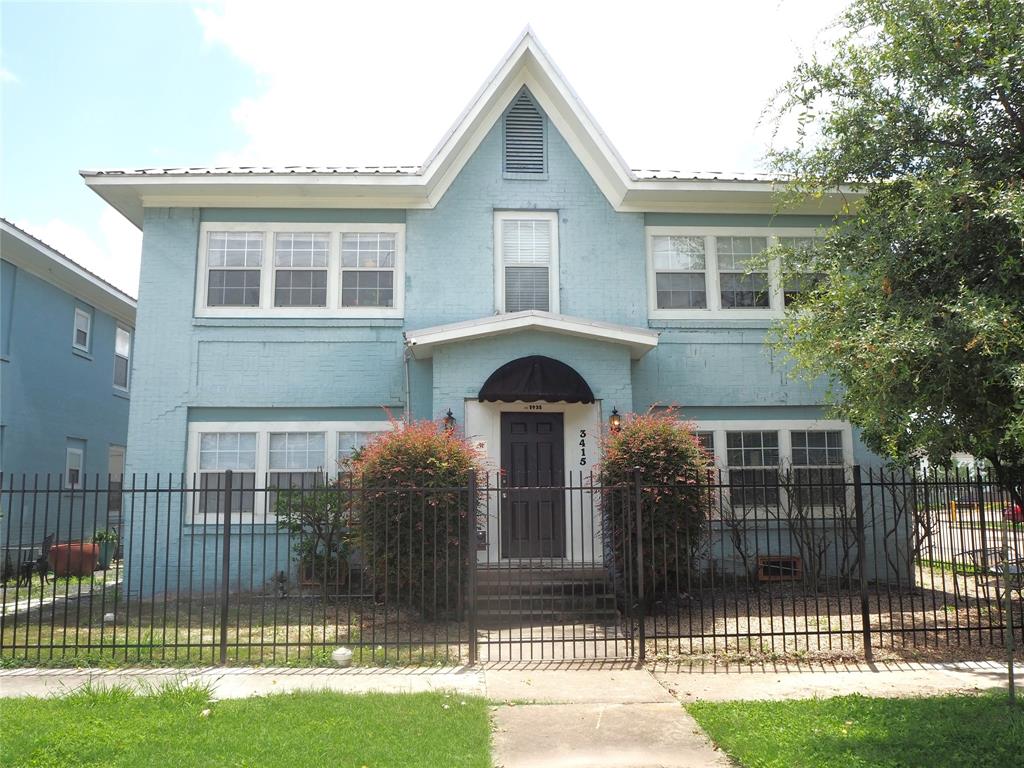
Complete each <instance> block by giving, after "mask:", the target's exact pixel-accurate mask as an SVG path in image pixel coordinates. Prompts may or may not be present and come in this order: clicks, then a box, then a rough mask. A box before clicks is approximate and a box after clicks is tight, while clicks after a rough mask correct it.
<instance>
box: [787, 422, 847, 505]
mask: <svg viewBox="0 0 1024 768" xmlns="http://www.w3.org/2000/svg"><path fill="white" fill-rule="evenodd" d="M790 442H791V444H792V458H793V478H792V479H793V485H794V486H795V489H794V490H795V493H794V495H793V497H794V500H795V501H796V502H797V503H800V504H803V505H812V506H823V505H825V506H845V503H846V474H845V471H844V469H843V465H844V462H845V454H844V451H843V433H842V432H840V431H839V430H801V431H793V432H790Z"/></svg>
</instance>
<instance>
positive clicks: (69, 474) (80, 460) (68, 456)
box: [64, 441, 85, 489]
mask: <svg viewBox="0 0 1024 768" xmlns="http://www.w3.org/2000/svg"><path fill="white" fill-rule="evenodd" d="M76 442H81V441H76ZM84 475H85V449H84V448H82V447H74V448H72V447H70V446H69V447H68V448H67V449H66V451H65V455H64V487H65V488H70V489H76V488H81V487H82V480H83V479H84Z"/></svg>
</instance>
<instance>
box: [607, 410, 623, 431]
mask: <svg viewBox="0 0 1024 768" xmlns="http://www.w3.org/2000/svg"><path fill="white" fill-rule="evenodd" d="M608 426H610V427H611V428H612V432H618V431H619V430H620V429H622V417H621V416H620V415H619V409H618V408H612V415H611V418H609V419H608Z"/></svg>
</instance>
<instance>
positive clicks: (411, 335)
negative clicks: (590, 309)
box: [405, 310, 658, 360]
mask: <svg viewBox="0 0 1024 768" xmlns="http://www.w3.org/2000/svg"><path fill="white" fill-rule="evenodd" d="M519 331H542V332H546V333H558V334H562V335H565V336H576V337H578V338H582V339H596V340H597V341H606V342H609V343H612V344H622V345H624V346H626V347H629V353H630V357H632V358H633V359H634V360H638V359H640V358H641V357H643V356H644V355H646V354H647V353H648V352H650V351H651V350H652V349H654V348H655V347H656V346H658V333H657V331H651V330H648V329H646V328H635V327H633V326H629V325H616V324H614V323H599V322H595V321H593V320H584V319H582V318H579V317H570V316H569V315H556V314H555V313H553V312H539V311H537V310H527V311H525V312H509V313H508V314H501V315H492V316H489V317H483V318H478V319H475V320H466V321H464V322H461V323H450V324H448V325H435V326H433V327H431V328H423V329H421V330H418V331H406V332H405V344H406V346H407V347H408V348H409V351H410V352H411V353H412V356H413V357H415V358H416V359H417V360H420V359H423V358H427V357H432V356H433V354H434V349H435V348H436V347H438V346H440V345H442V344H453V343H456V342H460V341H471V340H473V339H485V338H491V337H494V336H502V335H505V334H508V333H517V332H519Z"/></svg>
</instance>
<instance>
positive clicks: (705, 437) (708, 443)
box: [693, 429, 715, 460]
mask: <svg viewBox="0 0 1024 768" xmlns="http://www.w3.org/2000/svg"><path fill="white" fill-rule="evenodd" d="M693 436H694V437H696V438H697V442H698V443H699V444H700V447H701V448H702V449H703V450H704V452H705V453H706V454H707V455H708V456H710V457H711V458H712V460H714V458H715V433H714V432H712V431H710V430H705V429H698V430H697V431H696V432H694V433H693Z"/></svg>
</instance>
